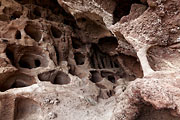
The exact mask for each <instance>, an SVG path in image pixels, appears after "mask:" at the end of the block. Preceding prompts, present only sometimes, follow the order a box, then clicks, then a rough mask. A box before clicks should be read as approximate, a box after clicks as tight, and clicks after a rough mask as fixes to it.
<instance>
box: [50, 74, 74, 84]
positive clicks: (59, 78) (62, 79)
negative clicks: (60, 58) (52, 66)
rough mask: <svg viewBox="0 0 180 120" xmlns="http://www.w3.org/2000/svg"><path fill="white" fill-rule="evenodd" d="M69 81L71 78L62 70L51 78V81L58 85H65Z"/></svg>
mask: <svg viewBox="0 0 180 120" xmlns="http://www.w3.org/2000/svg"><path fill="white" fill-rule="evenodd" d="M70 81H71V79H70V78H69V76H68V74H66V73H64V72H62V71H59V72H58V73H57V74H56V77H55V78H54V79H53V80H51V83H52V84H58V85H65V84H69V83H70Z"/></svg>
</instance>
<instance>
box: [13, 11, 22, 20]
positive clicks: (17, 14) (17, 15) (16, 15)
mask: <svg viewBox="0 0 180 120" xmlns="http://www.w3.org/2000/svg"><path fill="white" fill-rule="evenodd" d="M21 15H22V12H20V11H15V12H14V13H13V14H12V16H11V20H15V19H16V18H20V17H21Z"/></svg>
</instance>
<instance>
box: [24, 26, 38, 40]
mask: <svg viewBox="0 0 180 120" xmlns="http://www.w3.org/2000/svg"><path fill="white" fill-rule="evenodd" d="M24 31H25V32H26V34H27V35H29V36H30V37H31V38H32V39H34V40H35V41H37V42H39V41H40V39H41V36H42V33H41V31H40V28H39V26H38V25H35V24H27V25H26V26H25V28H24Z"/></svg>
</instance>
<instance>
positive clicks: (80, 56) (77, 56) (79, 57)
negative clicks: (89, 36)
mask: <svg viewBox="0 0 180 120" xmlns="http://www.w3.org/2000/svg"><path fill="white" fill-rule="evenodd" d="M74 59H75V61H76V64H77V65H83V64H84V61H85V56H84V55H83V54H81V53H79V52H77V53H75V54H74Z"/></svg>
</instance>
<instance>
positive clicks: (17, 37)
mask: <svg viewBox="0 0 180 120" xmlns="http://www.w3.org/2000/svg"><path fill="white" fill-rule="evenodd" d="M15 38H16V39H21V32H20V31H19V30H17V31H16V34H15Z"/></svg>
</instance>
